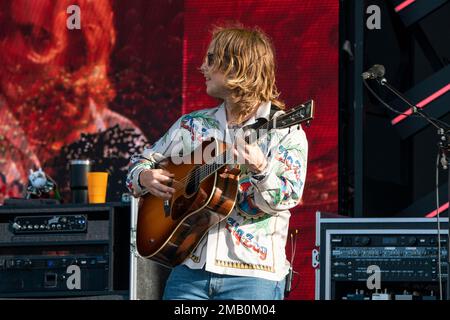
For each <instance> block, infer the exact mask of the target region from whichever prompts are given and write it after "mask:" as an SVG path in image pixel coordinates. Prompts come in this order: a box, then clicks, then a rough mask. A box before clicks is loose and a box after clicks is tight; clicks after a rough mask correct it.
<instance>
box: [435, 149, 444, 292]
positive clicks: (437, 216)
mask: <svg viewBox="0 0 450 320" xmlns="http://www.w3.org/2000/svg"><path fill="white" fill-rule="evenodd" d="M440 157H441V153H440V150H439V151H438V155H437V159H436V210H437V211H436V212H437V214H436V222H437V230H438V234H437V238H438V274H439V300H443V297H442V267H441V220H440V216H441V214H440V212H439V159H440Z"/></svg>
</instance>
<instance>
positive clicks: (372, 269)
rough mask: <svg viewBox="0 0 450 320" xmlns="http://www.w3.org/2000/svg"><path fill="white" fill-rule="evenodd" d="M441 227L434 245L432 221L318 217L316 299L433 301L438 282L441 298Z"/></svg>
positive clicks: (444, 260) (444, 258)
mask: <svg viewBox="0 0 450 320" xmlns="http://www.w3.org/2000/svg"><path fill="white" fill-rule="evenodd" d="M447 222H448V219H444V218H441V239H440V243H438V236H437V223H436V220H435V219H429V218H401V219H400V218H342V217H336V216H330V215H328V214H324V213H320V212H318V213H317V225H316V245H317V246H318V247H319V248H320V249H319V250H314V257H315V260H314V267H315V268H316V299H326V300H341V299H355V300H363V299H373V300H380V299H386V300H387V299H391V298H392V299H395V298H396V299H398V300H400V299H406V298H405V297H407V298H408V299H409V298H411V299H412V298H414V299H422V300H426V299H433V298H434V299H435V298H436V296H437V295H438V293H439V290H440V281H439V280H441V284H442V291H443V296H445V292H446V283H447V265H448V242H447V241H448V236H447V234H448V232H447V230H446V228H447ZM439 248H440V253H441V254H440V255H439V254H438V253H439ZM439 261H440V262H441V263H440V265H439ZM439 266H440V268H439Z"/></svg>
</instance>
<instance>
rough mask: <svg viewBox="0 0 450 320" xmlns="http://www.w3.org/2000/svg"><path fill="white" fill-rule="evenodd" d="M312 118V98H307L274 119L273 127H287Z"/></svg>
mask: <svg viewBox="0 0 450 320" xmlns="http://www.w3.org/2000/svg"><path fill="white" fill-rule="evenodd" d="M312 119H314V100H308V101H306V102H305V103H302V104H301V105H299V106H296V107H294V108H292V109H291V110H289V111H288V112H286V114H282V115H280V116H279V117H277V118H276V119H275V125H274V127H275V128H281V129H282V128H288V127H292V126H294V125H296V124H299V123H302V122H307V125H309V122H310V121H311V120H312Z"/></svg>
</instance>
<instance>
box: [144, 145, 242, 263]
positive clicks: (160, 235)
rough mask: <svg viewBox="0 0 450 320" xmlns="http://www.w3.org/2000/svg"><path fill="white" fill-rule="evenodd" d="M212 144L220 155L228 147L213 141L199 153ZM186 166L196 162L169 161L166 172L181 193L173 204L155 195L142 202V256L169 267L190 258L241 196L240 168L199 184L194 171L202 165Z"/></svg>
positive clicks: (176, 194) (213, 174)
mask: <svg viewBox="0 0 450 320" xmlns="http://www.w3.org/2000/svg"><path fill="white" fill-rule="evenodd" d="M211 144H214V147H215V150H219V152H221V150H224V148H226V145H225V144H219V143H218V142H217V141H215V140H213V141H212V142H211V141H210V142H204V143H203V144H202V145H201V146H200V147H199V149H200V150H199V151H201V152H202V154H203V150H205V148H209V147H211ZM196 151H197V152H198V150H196ZM196 151H194V152H193V153H192V154H191V155H190V156H189V157H191V156H192V155H193V154H195V152H196ZM212 156H214V155H212ZM185 160H186V159H185ZM203 160H204V161H205V162H207V161H208V160H207V159H203ZM205 162H203V163H205ZM186 163H193V161H192V159H191V162H182V164H175V163H173V162H172V160H168V163H167V164H165V165H164V169H165V170H167V171H169V172H171V173H173V174H174V175H175V177H174V183H173V185H172V187H173V188H175V189H176V190H177V191H176V193H175V194H174V196H173V197H172V199H171V200H170V201H169V203H166V205H165V203H164V201H163V200H162V199H160V198H157V197H155V196H153V195H151V194H147V195H145V196H143V197H142V198H141V200H140V203H139V213H138V221H137V233H136V246H137V250H138V252H139V254H140V255H141V256H143V257H145V258H149V259H151V260H154V261H156V262H158V263H160V264H163V265H165V266H169V267H173V266H176V265H178V264H180V263H182V262H183V261H184V260H185V259H186V258H187V257H189V255H190V254H191V253H192V252H193V251H194V250H195V248H196V247H197V245H198V244H199V242H200V240H201V239H202V238H203V236H204V235H205V234H206V233H207V232H208V230H209V229H210V228H211V227H212V226H214V225H216V224H217V223H219V222H220V221H222V220H224V219H225V218H226V217H227V216H228V215H229V214H230V213H231V211H232V209H233V206H234V204H235V201H236V197H237V193H238V185H239V174H240V169H239V167H238V166H237V165H234V166H233V167H231V168H230V166H228V165H226V166H224V167H222V168H221V169H219V170H218V171H216V172H215V173H212V174H211V175H210V176H209V177H207V178H206V179H204V180H203V181H201V182H198V183H197V181H196V179H195V174H194V173H195V171H194V170H196V169H198V168H199V167H200V166H201V165H199V164H186ZM197 171H198V170H197ZM186 177H188V179H186ZM183 182H184V183H183ZM168 204H169V206H168Z"/></svg>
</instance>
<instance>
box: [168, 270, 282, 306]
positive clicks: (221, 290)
mask: <svg viewBox="0 0 450 320" xmlns="http://www.w3.org/2000/svg"><path fill="white" fill-rule="evenodd" d="M284 285H285V280H284V279H283V280H282V281H272V280H266V279H262V278H255V277H240V276H229V275H222V274H217V273H212V272H208V271H206V270H205V269H190V268H188V267H186V266H185V265H179V266H176V267H175V268H173V269H172V272H171V273H170V276H169V278H168V279H167V283H166V288H165V290H164V295H163V300H283V298H284Z"/></svg>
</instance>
